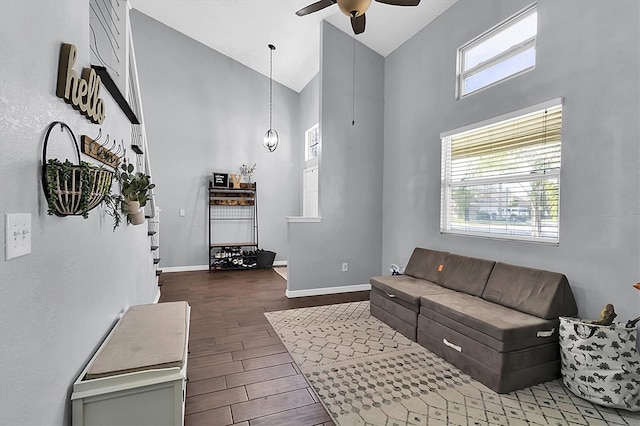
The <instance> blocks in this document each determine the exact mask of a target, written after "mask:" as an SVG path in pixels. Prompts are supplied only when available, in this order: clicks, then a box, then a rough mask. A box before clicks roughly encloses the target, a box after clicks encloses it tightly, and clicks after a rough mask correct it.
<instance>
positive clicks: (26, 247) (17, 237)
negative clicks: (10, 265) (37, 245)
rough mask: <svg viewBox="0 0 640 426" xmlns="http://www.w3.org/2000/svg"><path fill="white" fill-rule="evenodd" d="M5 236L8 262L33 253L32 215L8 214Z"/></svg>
mask: <svg viewBox="0 0 640 426" xmlns="http://www.w3.org/2000/svg"><path fill="white" fill-rule="evenodd" d="M4 236H5V240H6V241H5V259H6V260H10V259H15V258H16V257H20V256H24V255H26V254H29V253H31V213H7V215H6V218H5V233H4Z"/></svg>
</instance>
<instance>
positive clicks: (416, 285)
mask: <svg viewBox="0 0 640 426" xmlns="http://www.w3.org/2000/svg"><path fill="white" fill-rule="evenodd" d="M369 282H370V283H371V287H372V288H377V289H378V290H381V291H383V292H384V293H386V295H387V297H389V298H391V299H393V298H398V299H400V300H403V301H405V302H408V303H410V304H411V305H414V306H420V296H423V295H425V294H437V293H452V291H451V290H449V289H447V288H444V287H441V286H439V285H438V284H434V283H432V282H430V281H425V280H422V279H417V278H414V277H410V276H408V275H394V276H390V277H389V276H380V277H373V278H370V279H369Z"/></svg>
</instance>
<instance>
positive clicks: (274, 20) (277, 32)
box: [130, 0, 457, 92]
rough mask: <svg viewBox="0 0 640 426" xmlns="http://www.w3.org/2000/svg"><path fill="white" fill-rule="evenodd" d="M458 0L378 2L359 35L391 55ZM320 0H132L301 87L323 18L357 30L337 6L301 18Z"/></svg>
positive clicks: (313, 65) (313, 61)
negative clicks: (404, 4)
mask: <svg viewBox="0 0 640 426" xmlns="http://www.w3.org/2000/svg"><path fill="white" fill-rule="evenodd" d="M456 1H457V0H422V1H421V2H420V4H419V5H418V6H415V7H398V6H390V5H387V4H384V3H378V2H376V1H373V2H372V4H371V7H370V8H369V10H368V11H367V26H366V31H365V32H364V33H363V34H360V35H358V36H357V40H358V41H360V42H362V43H363V44H365V45H366V46H368V47H370V48H371V49H373V50H375V51H376V52H378V53H379V54H381V55H382V56H387V55H388V54H389V53H391V52H393V51H394V50H395V49H396V48H398V47H399V46H400V45H402V43H404V42H405V41H406V40H408V39H409V38H411V37H412V36H413V35H415V34H416V33H417V32H418V31H420V30H421V29H422V28H424V26H425V25H427V24H428V23H429V22H431V21H432V20H433V19H435V18H436V17H437V16H438V15H440V14H441V13H442V12H444V11H445V10H446V9H447V8H449V7H450V6H451V5H452V4H453V3H455V2H456ZM313 2H315V0H130V3H131V6H132V7H133V8H134V9H137V10H139V11H140V12H142V13H144V14H146V15H148V16H150V17H152V18H154V19H156V20H158V21H160V22H162V23H164V24H165V25H168V26H170V27H172V28H174V29H176V30H177V31H180V32H181V33H183V34H185V35H187V36H189V37H191V38H193V39H195V40H197V41H199V42H201V43H203V44H204V45H206V46H209V47H210V48H212V49H214V50H217V51H218V52H220V53H222V54H224V55H226V56H229V57H231V58H233V59H234V60H236V61H238V62H240V63H242V64H244V65H246V66H248V67H250V68H252V69H254V70H256V71H258V72H260V73H262V74H264V75H266V76H268V75H269V48H268V47H267V45H268V44H269V43H271V44H274V45H275V46H276V50H275V51H274V52H273V79H274V80H276V81H278V82H279V83H281V84H283V85H285V86H287V87H289V88H291V89H293V90H295V91H296V92H300V91H301V90H302V89H303V88H304V87H305V86H306V84H307V83H308V82H309V81H310V80H311V79H312V78H313V76H314V75H316V74H317V73H318V70H319V62H320V55H319V45H320V43H319V40H320V22H321V21H322V20H323V19H325V20H327V21H328V22H330V23H331V24H332V25H334V26H336V27H337V28H339V29H340V30H342V31H344V32H345V33H347V34H350V35H352V34H353V31H352V30H351V24H350V21H349V18H348V17H347V16H345V15H343V14H342V13H341V12H340V10H339V9H338V5H332V6H329V7H327V8H326V9H324V10H321V11H319V12H316V13H312V14H310V15H307V16H304V17H299V16H297V15H296V14H295V12H296V11H297V10H299V9H301V8H303V7H305V6H307V5H308V4H310V3H313Z"/></svg>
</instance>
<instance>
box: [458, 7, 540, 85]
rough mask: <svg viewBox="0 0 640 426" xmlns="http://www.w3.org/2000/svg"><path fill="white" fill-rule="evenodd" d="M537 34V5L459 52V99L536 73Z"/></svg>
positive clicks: (501, 24)
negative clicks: (532, 72)
mask: <svg viewBox="0 0 640 426" xmlns="http://www.w3.org/2000/svg"><path fill="white" fill-rule="evenodd" d="M537 33H538V12H537V10H536V5H535V4H534V5H532V6H529V7H528V8H526V9H524V10H523V11H521V12H519V13H517V14H516V15H514V16H512V17H511V18H509V19H507V20H506V21H504V22H502V23H500V24H498V25H497V26H496V27H494V28H492V29H491V30H489V31H487V32H486V33H484V34H482V35H480V36H479V37H477V38H476V39H474V40H472V41H470V42H469V43H467V44H465V45H464V46H462V47H461V48H460V49H458V82H457V84H458V87H457V89H458V90H457V93H458V97H459V98H461V97H463V96H465V95H468V94H470V93H473V92H475V91H477V90H480V89H482V88H485V87H488V86H491V85H493V84H496V83H498V82H500V81H502V80H505V79H507V78H509V77H512V76H514V75H519V74H521V73H524V72H527V71H529V70H531V69H533V68H534V66H535V64H536V36H537Z"/></svg>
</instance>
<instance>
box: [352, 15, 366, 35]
mask: <svg viewBox="0 0 640 426" xmlns="http://www.w3.org/2000/svg"><path fill="white" fill-rule="evenodd" d="M366 23H367V18H365V14H364V13H363V14H362V15H360V16H358V17H357V18H351V28H353V32H354V33H355V34H356V35H357V34H362V33H363V32H364V27H365V24H366Z"/></svg>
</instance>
